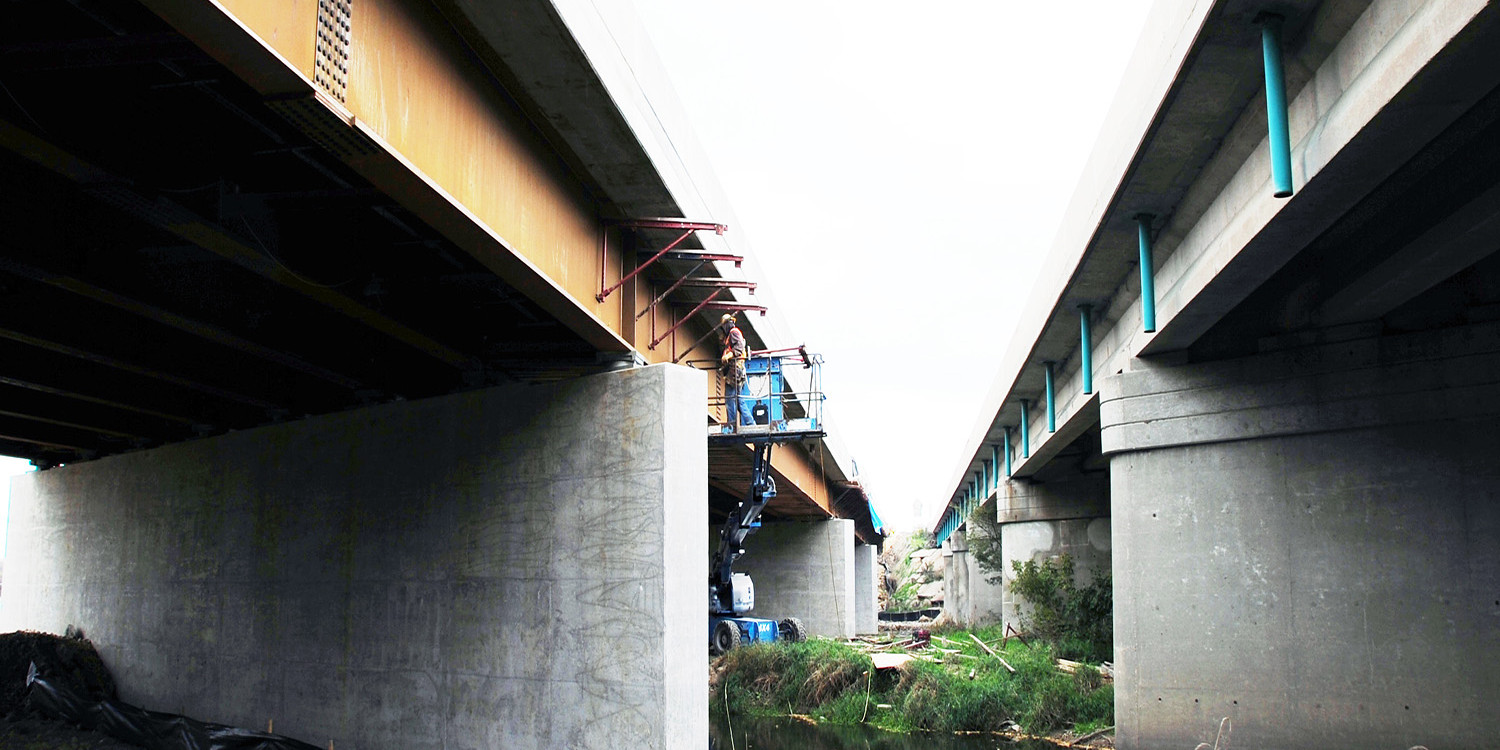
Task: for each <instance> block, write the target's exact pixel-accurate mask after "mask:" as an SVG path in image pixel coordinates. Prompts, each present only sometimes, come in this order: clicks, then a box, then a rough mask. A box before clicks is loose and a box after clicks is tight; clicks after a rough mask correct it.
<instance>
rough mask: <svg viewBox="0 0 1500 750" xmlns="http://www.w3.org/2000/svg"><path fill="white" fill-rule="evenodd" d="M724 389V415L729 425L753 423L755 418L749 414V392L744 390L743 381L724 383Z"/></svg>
mask: <svg viewBox="0 0 1500 750" xmlns="http://www.w3.org/2000/svg"><path fill="white" fill-rule="evenodd" d="M724 390H725V391H726V392H727V394H726V398H727V406H728V407H729V409H728V413H727V414H725V415H724V416H725V417H726V418H727V419H728V420H729V424H730V426H739V425H742V424H755V418H754V417H752V416H750V399H749V398H747V397H748V396H749V395H750V394H749V393H747V392H746V391H745V384H744V383H738V384H736V383H725V384H724Z"/></svg>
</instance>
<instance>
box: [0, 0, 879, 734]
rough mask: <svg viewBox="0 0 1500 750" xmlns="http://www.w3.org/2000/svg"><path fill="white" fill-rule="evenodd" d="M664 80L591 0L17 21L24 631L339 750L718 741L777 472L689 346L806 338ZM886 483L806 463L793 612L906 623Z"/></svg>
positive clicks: (2, 623)
mask: <svg viewBox="0 0 1500 750" xmlns="http://www.w3.org/2000/svg"><path fill="white" fill-rule="evenodd" d="M655 65H656V64H655V62H654V58H653V57H652V55H651V53H650V50H649V47H648V45H647V44H646V42H645V37H644V34H643V32H642V30H641V29H640V28H639V26H638V24H637V23H636V22H635V21H634V20H633V19H632V18H631V17H630V16H629V15H628V12H627V9H625V8H618V7H611V8H608V9H601V8H598V7H595V4H593V3H588V2H573V1H572V0H560V1H559V2H546V1H544V0H522V1H520V2H507V3H489V2H476V1H471V0H434V1H428V0H358V2H350V0H319V1H318V2H310V1H307V0H278V1H276V2H266V1H265V0H244V1H240V0H228V1H217V2H216V1H213V0H140V1H136V0H131V1H128V2H109V3H102V2H92V1H91V0H77V1H76V2H73V1H69V2H37V3H20V4H12V5H11V7H8V8H7V10H6V11H5V23H4V24H0V82H3V84H4V86H5V92H6V96H5V97H4V98H3V99H0V181H3V184H4V193H5V196H6V200H5V201H3V202H0V218H3V224H4V226H5V228H6V232H5V235H4V237H3V238H0V299H3V301H0V397H3V406H0V453H5V454H9V455H16V456H23V457H27V458H30V459H33V460H34V461H35V462H36V463H38V464H39V465H42V466H45V467H49V468H48V470H46V471H42V472H38V473H35V474H31V475H28V476H26V477H24V478H20V479H18V480H16V482H15V483H14V485H13V490H12V498H13V500H12V508H11V531H10V537H9V559H8V560H7V563H8V564H7V566H6V568H7V570H6V574H7V575H6V581H5V586H4V599H3V600H0V627H3V628H5V629H7V630H8V629H16V628H33V629H42V630H50V631H55V632H62V631H63V629H64V628H65V627H67V626H68V625H74V626H77V627H80V628H82V629H83V630H84V631H85V632H86V633H87V634H88V635H89V636H90V637H91V638H92V639H93V640H94V641H95V643H96V644H97V645H98V646H99V648H100V651H101V653H102V654H103V656H104V658H105V660H106V661H107V662H108V663H109V664H110V666H111V667H112V668H113V669H114V670H115V672H116V675H117V677H118V679H119V680H120V682H121V684H122V686H123V688H124V696H123V697H125V698H126V699H127V700H131V701H133V702H137V703H140V704H142V705H145V706H147V707H149V708H153V709H160V710H168V711H180V712H185V713H189V714H192V715H195V716H199V717H202V718H204V719H208V720H212V721H218V722H226V723H230V724H239V725H244V726H257V727H258V726H263V725H265V723H266V722H267V720H274V721H275V726H276V728H277V730H278V731H282V732H285V733H287V734H289V735H292V736H296V737H299V738H301V739H304V740H307V741H310V742H313V743H314V744H319V745H321V744H322V743H323V742H325V741H329V742H333V743H336V744H337V745H338V746H345V745H351V746H361V747H363V746H370V747H516V748H527V747H533V748H543V747H549V748H550V747H580V748H583V747H614V746H617V744H618V742H620V741H621V739H622V738H629V741H630V742H632V743H633V744H637V745H639V746H642V747H658V748H684V747H693V748H699V747H702V745H703V742H704V737H705V736H706V735H707V724H706V722H707V705H706V691H705V690H704V676H705V674H706V667H707V661H706V645H707V644H706V637H707V615H706V610H705V604H706V601H705V600H706V596H705V594H706V583H707V558H708V553H709V550H708V547H707V545H706V544H705V539H706V538H707V535H705V531H706V530H708V531H710V534H711V533H712V531H711V529H712V524H713V517H714V514H722V513H723V512H724V511H725V510H726V509H727V508H728V507H731V503H733V502H734V501H735V498H736V497H739V496H742V495H743V493H744V490H745V488H744V486H743V479H744V478H743V476H742V475H741V472H742V466H743V464H744V462H745V460H746V456H747V455H748V451H740V450H738V449H737V448H736V447H734V446H730V447H726V448H724V449H722V450H716V452H715V453H714V455H712V456H711V455H710V454H709V451H708V447H707V440H706V434H705V433H706V429H707V427H708V426H709V425H710V424H713V423H714V422H715V420H716V419H722V414H721V413H716V411H717V412H721V411H722V410H715V409H712V408H709V404H710V397H711V395H713V394H714V393H715V392H718V389H720V388H721V387H722V386H721V384H720V383H719V382H718V380H717V378H715V377H713V376H705V374H704V373H703V372H702V371H700V370H695V369H692V368H689V367H686V366H683V365H681V364H677V363H682V362H689V361H691V360H694V359H712V358H713V357H714V355H715V354H716V352H715V348H716V342H715V341H714V337H713V336H712V334H711V333H710V326H711V325H712V324H713V322H715V321H717V319H718V316H719V314H721V313H722V312H723V311H724V310H725V309H735V310H746V311H749V312H747V316H748V317H749V322H748V324H747V325H746V326H745V328H746V332H747V335H748V336H749V338H750V341H751V344H752V346H754V347H770V346H786V345H792V344H798V343H804V342H800V341H793V340H791V339H790V336H789V334H788V333H787V331H786V330H785V326H784V325H782V324H780V323H779V322H778V320H777V318H776V316H775V308H774V305H772V304H769V303H768V302H767V298H768V296H769V295H767V294H766V291H767V290H766V289H764V288H761V289H757V290H754V291H756V292H757V294H755V295H754V296H752V295H751V294H750V292H751V291H752V289H753V287H754V286H755V284H757V283H759V282H761V281H763V279H758V278H756V274H755V272H754V259H753V256H751V254H750V253H749V252H748V248H747V247H746V246H745V244H744V242H743V240H741V239H739V238H738V237H737V236H736V235H735V233H734V231H733V229H732V228H731V229H730V230H729V231H728V232H727V233H725V232H724V226H723V225H730V226H731V227H732V226H733V225H734V223H735V222H734V218H733V216H732V213H731V212H730V211H729V209H728V207H727V205H725V203H724V201H723V199H722V197H721V196H720V195H719V194H718V192H717V188H716V187H715V185H714V183H713V180H712V177H711V176H710V175H709V174H708V173H707V171H706V170H705V169H704V167H703V162H702V160H701V158H699V157H698V155H697V154H696V151H695V147H694V145H693V142H692V139H691V137H690V136H689V135H688V134H687V133H686V131H685V130H684V129H683V127H682V121H681V117H680V116H679V115H677V114H676V108H675V105H674V104H673V101H672V98H671V93H670V91H668V90H666V89H665V88H664V81H665V79H664V77H663V76H662V74H661V73H660V71H659V70H658V69H657V68H656V67H655ZM653 217H674V218H673V220H671V221H657V220H646V219H653ZM675 217H686V218H688V219H692V220H693V221H692V222H688V223H683V222H681V221H680V220H677V219H676V218H675ZM669 248H670V250H669V251H668V249H669ZM742 266H743V267H742ZM766 306H769V307H771V310H770V315H768V316H766V317H760V316H758V315H755V314H754V313H755V312H757V311H760V310H761V309H762V308H763V307H766ZM806 343H812V344H815V342H806ZM850 465H851V463H850V462H849V461H848V459H847V456H845V455H844V454H843V452H842V449H841V448H840V446H839V444H838V442H837V440H834V439H829V440H825V441H818V442H813V443H809V444H806V445H803V446H788V447H785V448H783V449H781V450H779V451H778V452H777V454H776V456H775V459H774V467H773V468H774V471H775V474H776V477H777V480H778V485H779V487H780V489H781V491H782V492H781V495H780V496H779V498H778V504H777V506H776V507H774V508H772V511H771V513H772V515H773V516H776V518H773V519H772V520H773V521H774V520H781V521H783V522H782V523H768V525H767V531H766V532H765V533H763V534H762V536H763V537H764V538H765V539H766V543H765V544H764V545H762V546H760V547H758V548H756V547H752V549H751V554H750V555H747V557H746V558H745V567H746V568H747V569H750V570H751V571H752V572H759V573H761V574H762V575H761V580H760V581H759V589H760V594H761V596H760V607H758V609H757V614H761V615H764V616H783V615H790V614H797V615H800V616H802V617H803V618H804V620H805V621H806V623H807V624H808V625H809V626H811V628H812V629H813V630H814V631H815V632H822V633H828V634H852V633H853V632H854V631H855V630H856V629H857V628H861V627H872V625H867V624H866V621H867V620H868V621H873V617H874V597H873V583H872V581H873V561H874V556H873V554H872V549H871V548H870V547H869V546H868V545H870V544H878V543H879V540H880V535H879V531H878V529H877V528H876V523H877V521H876V520H875V519H873V518H872V516H871V513H870V510H869V505H868V498H867V497H866V496H865V495H864V492H863V489H862V488H861V487H860V486H859V484H858V482H857V478H855V477H853V476H852V475H849V474H848V473H846V470H845V469H844V468H843V467H845V466H850ZM859 566H862V567H861V568H860V569H861V570H862V571H863V575H862V577H859V576H856V574H855V570H856V568H857V567H859ZM856 580H861V581H863V582H864V584H865V585H864V586H856V585H855V581H856ZM866 610H868V615H867V616H863V615H862V616H861V617H860V618H859V619H856V613H864V612H865V611H866Z"/></svg>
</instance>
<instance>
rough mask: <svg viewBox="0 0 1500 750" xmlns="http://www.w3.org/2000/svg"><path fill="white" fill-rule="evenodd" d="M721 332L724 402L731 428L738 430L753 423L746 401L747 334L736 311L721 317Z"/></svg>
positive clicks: (720, 361)
mask: <svg viewBox="0 0 1500 750" xmlns="http://www.w3.org/2000/svg"><path fill="white" fill-rule="evenodd" d="M719 329H720V333H721V334H722V335H723V336H724V352H723V354H721V355H719V372H721V373H723V375H724V403H725V406H726V407H727V412H728V413H727V414H726V415H725V416H726V418H727V419H728V420H729V426H730V429H732V430H735V431H738V430H739V426H740V425H742V424H752V423H753V421H754V420H753V418H752V417H751V416H750V407H749V405H748V404H746V403H745V398H744V397H745V395H746V394H745V360H746V359H747V358H748V351H747V349H748V347H746V346H745V334H743V333H741V332H740V328H739V325H738V321H736V320H735V318H734V313H726V314H725V315H724V317H723V318H720V319H719Z"/></svg>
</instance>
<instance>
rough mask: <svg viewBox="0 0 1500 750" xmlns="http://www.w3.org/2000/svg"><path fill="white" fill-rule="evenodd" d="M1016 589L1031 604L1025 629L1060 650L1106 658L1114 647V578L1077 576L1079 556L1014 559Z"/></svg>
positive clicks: (1070, 655)
mask: <svg viewBox="0 0 1500 750" xmlns="http://www.w3.org/2000/svg"><path fill="white" fill-rule="evenodd" d="M1011 567H1012V568H1013V569H1014V570H1015V573H1016V577H1015V579H1014V580H1012V581H1011V582H1010V590H1011V591H1012V592H1013V593H1015V595H1016V596H1019V597H1021V598H1022V599H1025V600H1026V603H1027V604H1030V605H1031V611H1030V613H1028V614H1025V615H1023V616H1022V618H1021V620H1022V624H1023V629H1025V630H1026V631H1027V632H1029V633H1034V634H1036V636H1037V637H1039V638H1042V639H1045V640H1046V641H1047V642H1048V643H1050V644H1052V648H1053V650H1055V651H1056V652H1057V655H1058V656H1060V657H1062V658H1064V659H1078V660H1080V661H1095V662H1098V661H1106V660H1108V659H1109V658H1111V657H1110V655H1111V654H1113V653H1114V583H1113V582H1112V581H1111V580H1110V577H1109V576H1108V575H1106V574H1101V573H1095V574H1094V580H1093V581H1092V582H1090V583H1089V584H1088V585H1086V586H1079V585H1077V583H1075V582H1074V577H1073V558H1071V557H1069V556H1068V555H1061V556H1059V557H1055V558H1053V559H1051V560H1047V561H1045V562H1042V563H1037V562H1036V561H1035V560H1026V561H1024V562H1023V561H1021V560H1013V561H1012V562H1011Z"/></svg>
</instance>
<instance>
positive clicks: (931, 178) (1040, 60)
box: [634, 0, 1150, 530]
mask: <svg viewBox="0 0 1500 750" xmlns="http://www.w3.org/2000/svg"><path fill="white" fill-rule="evenodd" d="M634 2H635V5H636V8H637V10H638V12H639V14H640V17H641V20H642V22H643V23H644V24H645V26H646V28H647V30H648V31H649V33H650V35H651V37H652V40H653V41H654V43H655V46H656V48H657V53H658V55H659V56H660V57H661V59H662V62H663V64H664V65H665V67H666V69H667V71H668V73H669V75H670V76H671V78H672V80H673V83H674V84H675V87H676V89H677V93H678V96H679V98H680V99H681V100H682V103H683V106H684V108H685V109H686V111H687V114H688V117H689V119H690V120H691V121H692V123H693V126H694V129H695V131H696V135H697V137H698V139H699V141H700V142H701V143H702V144H703V148H704V151H705V152H707V155H708V159H709V161H710V162H711V163H712V164H713V167H714V170H715V172H716V174H717V176H718V179H719V182H720V183H721V184H722V185H723V187H724V191H725V193H726V194H727V196H728V198H729V202H730V204H731V205H732V206H733V210H734V212H735V214H736V215H737V216H738V218H739V222H740V224H741V226H738V227H731V231H733V232H737V233H739V232H743V233H744V234H745V235H746V237H747V239H748V240H749V242H750V246H751V251H752V252H753V253H754V254H755V255H756V256H757V257H758V259H759V261H760V263H761V265H762V266H763V267H764V269H765V273H766V276H767V278H765V279H758V281H762V282H764V283H766V284H767V285H768V286H770V287H771V288H772V289H773V290H774V294H775V295H776V301H777V303H778V304H779V305H780V306H781V307H782V312H783V313H784V314H785V315H786V317H787V319H788V320H789V321H790V322H791V325H792V328H793V330H794V331H795V332H796V334H797V337H798V338H800V339H802V340H804V341H805V342H806V343H807V345H808V348H809V349H810V350H813V351H820V352H822V353H823V354H824V355H825V357H826V359H827V364H825V365H824V372H823V374H824V387H825V391H827V393H828V398H829V401H828V409H829V416H830V418H831V419H832V420H833V421H835V422H836V424H837V428H838V430H839V431H840V433H841V434H842V436H843V438H844V441H845V443H846V444H847V445H848V447H849V449H850V451H851V453H852V454H853V455H854V458H855V460H856V461H857V462H858V464H859V469H860V472H861V478H862V479H863V482H864V484H865V486H866V487H867V488H868V489H869V491H870V493H871V494H872V496H873V497H874V500H875V507H876V510H877V511H878V512H879V513H880V515H881V516H882V517H883V518H884V519H885V520H886V522H887V524H888V525H889V526H891V527H893V528H895V529H897V530H907V529H914V528H918V527H931V526H932V525H933V524H935V523H936V521H937V515H938V514H939V513H940V512H941V510H942V507H943V504H944V503H945V502H946V501H947V500H948V498H949V496H950V493H951V490H952V488H951V487H949V486H948V482H949V480H950V477H951V475H952V473H953V472H954V471H956V470H957V464H959V463H960V462H966V460H967V459H968V458H969V457H968V456H960V455H959V452H960V451H962V450H964V447H965V444H966V442H967V440H968V437H969V435H970V434H971V433H972V432H973V431H974V429H976V428H975V419H976V417H977V416H979V415H978V414H977V412H978V410H979V409H980V407H981V406H982V401H983V400H984V397H985V395H986V393H987V392H988V390H989V386H990V382H991V381H992V380H993V379H994V377H995V376H996V374H997V370H998V368H999V366H1000V358H1001V354H1002V353H1003V352H1004V351H1005V349H1006V347H1007V346H1008V344H1009V340H1010V337H1011V333H1012V331H1013V329H1014V327H1015V320H1016V316H1017V313H1018V311H1019V309H1020V306H1021V305H1022V303H1023V302H1024V300H1025V299H1026V297H1027V294H1028V293H1029V290H1030V285H1031V283H1032V280H1033V278H1034V277H1035V276H1036V273H1037V271H1038V269H1039V268H1040V265H1041V260H1042V258H1043V256H1044V255H1045V254H1046V253H1047V251H1048V250H1049V249H1050V248H1051V244H1052V239H1053V237H1054V235H1055V234H1056V232H1057V229H1058V226H1057V225H1058V222H1059V221H1060V220H1061V218H1062V214H1063V209H1064V208H1065V207H1066V206H1067V203H1068V200H1069V199H1070V198H1071V197H1072V193H1073V186H1074V184H1075V183H1076V182H1077V179H1078V176H1079V174H1080V172H1081V170H1082V169H1083V165H1084V161H1085V160H1086V158H1087V157H1088V154H1089V152H1090V150H1091V149H1092V148H1093V144H1094V141H1095V140H1096V139H1097V137H1098V134H1099V129H1100V126H1101V123H1102V121H1103V119H1104V113H1105V111H1106V110H1107V109H1108V107H1109V105H1110V103H1111V102H1112V101H1113V99H1114V94H1115V89H1116V88H1117V87H1118V86H1119V82H1120V75H1121V73H1122V72H1123V68H1124V67H1125V62H1126V60H1127V59H1128V58H1129V56H1130V54H1131V52H1132V51H1133V50H1134V48H1135V42H1136V38H1137V36H1138V35H1139V34H1140V31H1141V27H1142V25H1143V23H1144V20H1145V15H1146V12H1147V10H1148V8H1149V6H1150V2H1149V0H1060V1H1058V2H1036V3H1020V2H1014V1H1013V0H972V1H970V0H966V1H962V2H960V1H958V0H951V1H943V0H932V1H931V2H926V3H912V2H887V1H885V0H860V1H859V2H856V1H855V0H839V1H835V0H762V1H761V2H729V1H728V0H634ZM689 218H696V217H689ZM983 416H984V417H986V418H988V417H990V416H993V415H988V414H986V415H983Z"/></svg>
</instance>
